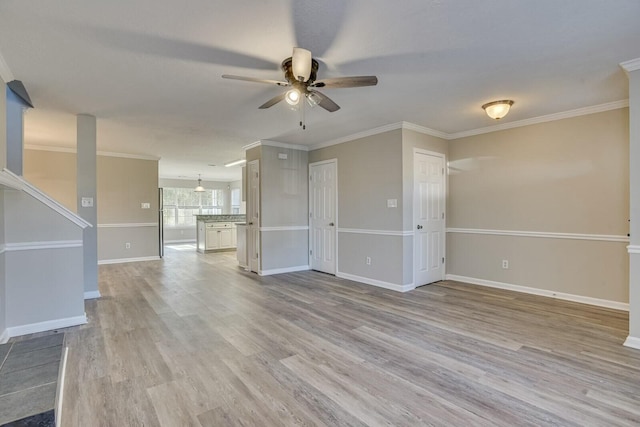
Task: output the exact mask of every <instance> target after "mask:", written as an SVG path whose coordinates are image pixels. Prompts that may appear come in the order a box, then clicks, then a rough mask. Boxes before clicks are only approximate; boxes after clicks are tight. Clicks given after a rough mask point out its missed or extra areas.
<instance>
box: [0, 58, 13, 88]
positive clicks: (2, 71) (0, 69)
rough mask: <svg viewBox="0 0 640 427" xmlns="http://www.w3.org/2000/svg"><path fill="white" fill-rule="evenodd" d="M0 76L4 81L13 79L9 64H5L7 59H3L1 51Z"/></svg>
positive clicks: (7, 81)
mask: <svg viewBox="0 0 640 427" xmlns="http://www.w3.org/2000/svg"><path fill="white" fill-rule="evenodd" d="M0 78H1V79H2V80H3V81H4V82H5V83H9V82H11V81H13V80H15V77H13V73H12V72H11V70H10V69H9V65H7V61H5V60H4V56H2V52H0ZM3 96H4V95H3Z"/></svg>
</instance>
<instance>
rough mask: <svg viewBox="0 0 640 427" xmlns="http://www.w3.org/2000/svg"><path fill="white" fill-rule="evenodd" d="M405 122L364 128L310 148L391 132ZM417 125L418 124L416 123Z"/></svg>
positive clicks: (314, 148)
mask: <svg viewBox="0 0 640 427" xmlns="http://www.w3.org/2000/svg"><path fill="white" fill-rule="evenodd" d="M403 123H405V122H397V123H391V124H388V125H384V126H379V127H377V128H373V129H369V130H364V131H362V132H357V133H353V134H351V135H347V136H343V137H341V138H336V139H331V140H329V141H325V142H320V143H318V144H314V145H312V146H311V147H309V150H317V149H319V148H325V147H330V146H332V145H338V144H342V143H345V142H349V141H354V140H356V139H361V138H366V137H368V136H373V135H378V134H381V133H385V132H390V131H392V130H397V129H402V124H403ZM415 126H417V125H415Z"/></svg>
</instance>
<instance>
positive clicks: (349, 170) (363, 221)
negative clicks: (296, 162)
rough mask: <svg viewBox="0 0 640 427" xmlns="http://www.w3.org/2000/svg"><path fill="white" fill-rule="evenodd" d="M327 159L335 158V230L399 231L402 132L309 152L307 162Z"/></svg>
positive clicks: (400, 216) (400, 221)
mask: <svg viewBox="0 0 640 427" xmlns="http://www.w3.org/2000/svg"><path fill="white" fill-rule="evenodd" d="M329 159H338V209H339V210H338V227H340V228H359V229H369V230H389V231H401V230H402V130H400V129H398V130H393V131H389V132H384V133H381V134H377V135H372V136H368V137H365V138H360V139H357V140H354V141H349V142H345V143H343V144H338V145H331V146H329V147H325V148H320V149H318V150H313V151H310V152H309V163H314V162H319V161H322V160H329ZM387 199H397V200H398V207H397V208H387Z"/></svg>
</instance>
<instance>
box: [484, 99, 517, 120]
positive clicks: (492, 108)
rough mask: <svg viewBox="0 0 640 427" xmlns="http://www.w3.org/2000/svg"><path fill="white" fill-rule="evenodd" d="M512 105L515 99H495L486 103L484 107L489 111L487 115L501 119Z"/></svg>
mask: <svg viewBox="0 0 640 427" xmlns="http://www.w3.org/2000/svg"><path fill="white" fill-rule="evenodd" d="M512 105H513V101H511V100H510V99H504V100H502V101H493V102H489V103H487V104H484V105H483V106H482V109H483V110H484V111H485V112H486V113H487V116H489V117H491V118H492V119H496V120H500V119H501V118H503V117H504V116H506V115H507V113H508V112H509V109H510V108H511V106H512Z"/></svg>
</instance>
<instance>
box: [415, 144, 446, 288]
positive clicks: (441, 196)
mask: <svg viewBox="0 0 640 427" xmlns="http://www.w3.org/2000/svg"><path fill="white" fill-rule="evenodd" d="M413 174H414V186H413V191H414V195H413V224H414V232H415V237H414V283H415V285H416V286H421V285H426V284H428V283H433V282H437V281H439V280H443V279H444V243H445V242H444V239H445V219H444V216H445V175H444V156H442V155H439V154H436V153H428V152H425V151H422V150H417V149H416V150H414V166H413Z"/></svg>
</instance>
